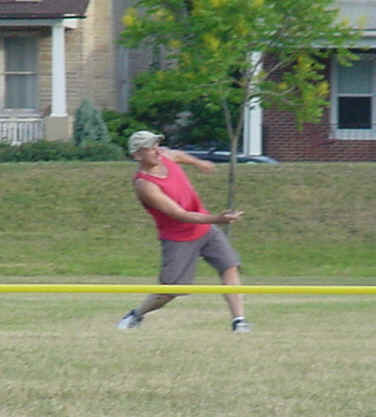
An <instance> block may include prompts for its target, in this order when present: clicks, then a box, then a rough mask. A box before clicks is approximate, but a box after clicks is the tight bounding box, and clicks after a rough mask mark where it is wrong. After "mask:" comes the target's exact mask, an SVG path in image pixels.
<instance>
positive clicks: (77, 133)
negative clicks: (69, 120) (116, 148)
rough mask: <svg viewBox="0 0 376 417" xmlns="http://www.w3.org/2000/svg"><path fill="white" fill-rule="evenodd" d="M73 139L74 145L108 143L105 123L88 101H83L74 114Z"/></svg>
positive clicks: (99, 113) (108, 138)
mask: <svg viewBox="0 0 376 417" xmlns="http://www.w3.org/2000/svg"><path fill="white" fill-rule="evenodd" d="M73 139H74V142H75V144H76V145H85V144H87V143H89V142H110V140H111V138H110V135H109V133H108V129H107V126H106V123H105V122H104V120H103V118H102V114H101V112H99V111H98V110H97V109H96V108H95V107H94V106H93V105H92V104H91V102H90V101H89V100H87V99H85V100H83V102H82V103H81V105H80V107H79V108H78V109H77V110H76V112H75V118H74V123H73Z"/></svg>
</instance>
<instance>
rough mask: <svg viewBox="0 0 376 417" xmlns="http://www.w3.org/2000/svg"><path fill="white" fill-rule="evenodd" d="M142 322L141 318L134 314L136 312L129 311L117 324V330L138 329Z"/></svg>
mask: <svg viewBox="0 0 376 417" xmlns="http://www.w3.org/2000/svg"><path fill="white" fill-rule="evenodd" d="M142 320H143V317H142V316H138V315H137V314H136V310H131V311H130V312H129V313H128V314H126V315H125V316H124V317H123V318H122V319H121V320H120V321H119V323H118V325H117V328H118V329H121V330H124V329H133V328H135V327H140V324H141V322H142Z"/></svg>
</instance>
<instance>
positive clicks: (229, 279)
mask: <svg viewBox="0 0 376 417" xmlns="http://www.w3.org/2000/svg"><path fill="white" fill-rule="evenodd" d="M221 277H222V282H223V284H225V285H238V284H240V280H239V272H238V267H237V266H231V267H230V268H227V269H226V270H225V271H223V273H222V275H221Z"/></svg>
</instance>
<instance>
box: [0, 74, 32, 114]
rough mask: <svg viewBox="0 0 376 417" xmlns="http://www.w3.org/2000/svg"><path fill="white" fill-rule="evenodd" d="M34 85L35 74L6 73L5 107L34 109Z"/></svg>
mask: <svg viewBox="0 0 376 417" xmlns="http://www.w3.org/2000/svg"><path fill="white" fill-rule="evenodd" d="M36 85H37V83H36V76H35V75H7V76H6V94H5V108H8V109H35V108H36V107H37V106H36V98H37V89H36Z"/></svg>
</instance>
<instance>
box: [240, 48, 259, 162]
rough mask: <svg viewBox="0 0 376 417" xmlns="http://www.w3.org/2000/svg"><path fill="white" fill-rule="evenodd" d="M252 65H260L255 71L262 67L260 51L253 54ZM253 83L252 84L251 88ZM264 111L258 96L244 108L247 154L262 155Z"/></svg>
mask: <svg viewBox="0 0 376 417" xmlns="http://www.w3.org/2000/svg"><path fill="white" fill-rule="evenodd" d="M251 61H252V65H258V68H256V71H255V73H256V74H257V73H258V72H259V71H261V69H262V60H261V53H260V52H253V53H252V54H251ZM251 88H252V85H251V86H250V89H251ZM262 124H263V112H262V108H261V106H260V102H259V100H258V99H257V98H254V99H252V100H250V102H249V103H248V105H247V106H246V108H245V109H244V125H243V153H244V155H246V156H261V155H262V152H263V149H262V145H263V138H262Z"/></svg>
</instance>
